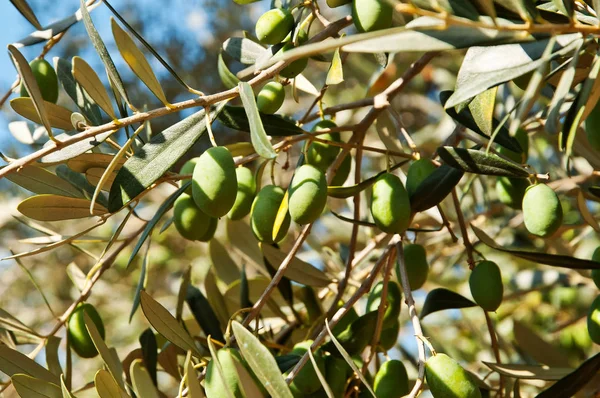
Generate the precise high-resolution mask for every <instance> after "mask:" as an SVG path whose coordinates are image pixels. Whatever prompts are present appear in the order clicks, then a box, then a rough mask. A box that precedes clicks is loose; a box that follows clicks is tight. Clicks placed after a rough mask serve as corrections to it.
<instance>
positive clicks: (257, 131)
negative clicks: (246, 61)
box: [238, 82, 277, 159]
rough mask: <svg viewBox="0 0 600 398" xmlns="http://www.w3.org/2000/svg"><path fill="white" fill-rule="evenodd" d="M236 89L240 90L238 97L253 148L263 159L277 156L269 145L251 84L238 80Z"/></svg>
mask: <svg viewBox="0 0 600 398" xmlns="http://www.w3.org/2000/svg"><path fill="white" fill-rule="evenodd" d="M238 89H239V91H240V98H241V100H242V103H243V104H244V110H245V112H246V116H247V117H248V124H249V125H250V139H251V141H252V146H253V147H254V150H255V151H256V153H257V154H259V155H260V156H262V157H263V158H265V159H275V158H276V157H277V152H275V150H274V149H273V145H271V142H270V141H269V138H268V137H267V132H266V131H265V128H264V126H263V124H262V120H261V118H260V113H259V112H258V108H257V106H256V99H255V98H254V91H252V86H250V84H248V83H246V82H240V83H238Z"/></svg>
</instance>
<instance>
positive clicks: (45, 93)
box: [21, 59, 58, 103]
mask: <svg viewBox="0 0 600 398" xmlns="http://www.w3.org/2000/svg"><path fill="white" fill-rule="evenodd" d="M29 66H30V67H31V71H32V72H33V76H34V77H35V81H36V82H37V85H38V87H39V88H40V92H41V93H42V98H43V99H44V101H48V102H52V103H56V100H57V99H58V77H57V76H56V72H55V71H54V68H53V67H52V65H50V63H49V62H48V61H46V60H45V59H36V60H34V61H31V62H30V63H29ZM21 97H29V93H28V92H27V88H26V87H25V84H23V83H21Z"/></svg>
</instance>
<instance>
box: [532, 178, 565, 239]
mask: <svg viewBox="0 0 600 398" xmlns="http://www.w3.org/2000/svg"><path fill="white" fill-rule="evenodd" d="M562 220H563V209H562V205H561V204H560V200H559V199H558V196H556V193H554V191H553V190H552V188H550V187H549V186H547V185H545V184H536V185H532V186H530V187H528V188H527V190H526V191H525V195H524V196H523V221H524V222H525V228H527V230H528V231H529V232H530V233H532V234H533V235H537V236H541V237H542V238H545V237H547V236H550V235H552V234H553V233H555V232H556V231H557V230H558V228H559V227H560V225H561V224H562Z"/></svg>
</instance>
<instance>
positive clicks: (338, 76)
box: [325, 48, 344, 86]
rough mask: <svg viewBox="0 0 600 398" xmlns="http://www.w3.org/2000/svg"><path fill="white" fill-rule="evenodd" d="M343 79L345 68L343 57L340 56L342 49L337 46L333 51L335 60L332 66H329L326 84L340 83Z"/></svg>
mask: <svg viewBox="0 0 600 398" xmlns="http://www.w3.org/2000/svg"><path fill="white" fill-rule="evenodd" d="M343 81H344V68H343V65H342V58H341V57H340V49H339V48H337V49H336V50H335V52H334V53H333V60H332V61H331V66H329V71H327V78H326V79H325V84H327V85H329V86H333V85H336V84H340V83H341V82H343Z"/></svg>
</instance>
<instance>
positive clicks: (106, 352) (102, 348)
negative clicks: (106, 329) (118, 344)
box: [83, 311, 125, 390]
mask: <svg viewBox="0 0 600 398" xmlns="http://www.w3.org/2000/svg"><path fill="white" fill-rule="evenodd" d="M83 321H84V322H85V328H86V329H87V331H88V333H89V334H90V337H91V338H92V342H93V343H94V346H95V347H96V349H97V350H98V352H99V353H100V357H101V358H102V360H103V361H104V364H105V365H106V367H107V368H108V371H109V372H110V374H111V376H112V378H113V379H114V381H116V382H117V384H118V385H119V387H120V388H121V389H122V390H125V383H124V382H123V371H122V368H121V362H120V361H119V359H118V358H115V357H114V356H113V355H112V353H111V350H110V348H108V346H107V345H106V342H105V341H104V339H103V338H102V336H101V335H100V332H99V331H98V328H97V327H96V324H95V323H94V322H93V321H92V318H90V316H89V315H88V314H87V312H85V311H83Z"/></svg>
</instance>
